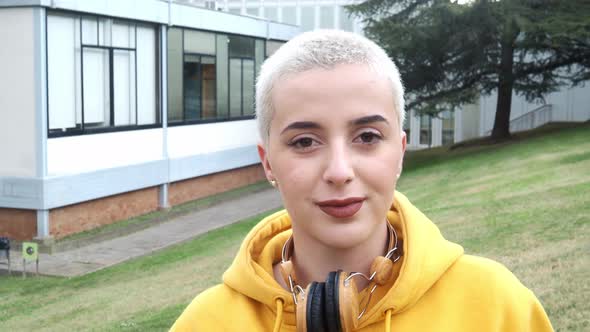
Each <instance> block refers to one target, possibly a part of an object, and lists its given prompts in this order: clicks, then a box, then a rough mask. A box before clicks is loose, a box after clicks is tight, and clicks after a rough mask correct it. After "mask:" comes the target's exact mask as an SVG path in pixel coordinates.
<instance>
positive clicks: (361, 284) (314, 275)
mask: <svg viewBox="0 0 590 332" xmlns="http://www.w3.org/2000/svg"><path fill="white" fill-rule="evenodd" d="M293 241H294V248H295V250H294V253H293V256H292V257H291V261H292V262H293V266H294V270H295V271H294V273H295V275H296V277H297V283H298V284H299V285H301V286H302V287H305V286H306V285H307V284H309V283H310V282H312V281H316V282H323V281H325V279H326V277H327V276H328V273H330V272H331V271H336V270H343V271H346V272H361V273H364V274H365V275H367V276H368V275H369V270H370V268H371V263H373V260H374V259H375V257H377V256H384V255H385V253H386V252H387V246H388V243H389V235H388V228H387V224H386V223H385V222H383V223H381V224H380V225H379V226H378V227H375V231H374V232H373V235H372V236H370V237H369V238H368V239H367V240H366V241H364V242H362V243H360V244H358V245H356V246H354V247H350V248H333V247H329V246H327V245H325V244H323V243H320V242H318V241H314V240H313V239H308V238H306V237H304V236H300V235H299V234H298V232H297V231H296V229H293ZM356 283H357V287H358V289H359V290H360V289H363V288H365V287H366V286H367V285H368V283H369V282H368V281H366V280H364V279H363V278H357V279H356Z"/></svg>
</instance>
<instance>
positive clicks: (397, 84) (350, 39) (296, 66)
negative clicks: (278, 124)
mask: <svg viewBox="0 0 590 332" xmlns="http://www.w3.org/2000/svg"><path fill="white" fill-rule="evenodd" d="M340 64H360V65H367V66H368V67H369V68H370V69H371V70H372V71H374V72H375V73H377V74H378V75H383V76H385V77H387V78H388V79H389V80H390V81H391V85H392V92H393V95H392V96H393V102H394V107H395V112H397V115H398V119H399V126H400V133H401V130H402V127H403V123H404V120H405V114H406V113H405V110H404V88H403V85H402V82H401V78H400V75H399V71H398V69H397V66H396V65H395V64H394V63H393V61H392V60H391V59H390V58H389V56H387V54H386V53H385V51H384V50H383V49H382V48H381V47H379V46H378V45H377V44H375V43H374V42H372V41H371V40H369V39H367V38H365V37H363V36H360V35H357V34H354V33H350V32H345V31H340V30H315V31H310V32H306V33H303V34H300V35H298V36H297V37H295V38H293V39H291V40H290V41H289V42H287V43H286V44H284V45H283V46H281V47H280V48H279V49H278V50H277V51H276V52H275V53H274V54H273V55H272V56H271V57H269V58H268V59H267V60H266V61H265V62H264V64H263V65H262V68H261V70H260V73H259V75H258V78H257V80H256V118H257V120H258V130H259V134H260V138H261V139H262V142H263V143H264V144H266V143H267V142H268V137H269V134H270V122H271V120H272V117H273V114H274V109H273V103H272V90H273V87H274V85H275V84H277V82H278V81H279V80H280V79H281V77H283V76H285V75H288V74H289V75H291V74H298V73H302V72H304V71H307V70H311V69H315V68H325V69H331V68H334V66H336V65H340Z"/></svg>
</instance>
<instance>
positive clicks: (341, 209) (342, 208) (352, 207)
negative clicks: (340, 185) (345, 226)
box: [316, 197, 365, 218]
mask: <svg viewBox="0 0 590 332" xmlns="http://www.w3.org/2000/svg"><path fill="white" fill-rule="evenodd" d="M364 201H365V198H363V197H350V198H345V199H331V200H326V201H321V202H316V204H317V206H318V207H319V208H320V210H322V211H323V212H324V213H325V214H327V215H329V216H332V217H335V218H350V217H352V216H354V215H355V214H356V213H357V212H358V211H359V210H360V209H361V207H362V206H363V202H364Z"/></svg>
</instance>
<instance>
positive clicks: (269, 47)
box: [266, 40, 284, 58]
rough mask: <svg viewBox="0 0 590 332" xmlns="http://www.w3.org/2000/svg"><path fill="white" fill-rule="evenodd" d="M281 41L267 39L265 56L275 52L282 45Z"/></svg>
mask: <svg viewBox="0 0 590 332" xmlns="http://www.w3.org/2000/svg"><path fill="white" fill-rule="evenodd" d="M283 44H284V43H283V42H279V41H274V40H268V41H267V42H266V57H267V58H268V57H269V56H271V55H273V54H275V52H276V51H277V50H278V49H279V48H280V47H281V46H282V45H283Z"/></svg>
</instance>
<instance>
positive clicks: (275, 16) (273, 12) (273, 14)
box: [264, 7, 279, 22]
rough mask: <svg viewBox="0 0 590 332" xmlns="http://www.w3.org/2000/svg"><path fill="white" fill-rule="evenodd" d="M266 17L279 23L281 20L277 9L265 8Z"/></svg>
mask: <svg viewBox="0 0 590 332" xmlns="http://www.w3.org/2000/svg"><path fill="white" fill-rule="evenodd" d="M264 17H266V18H267V19H269V20H271V21H274V22H278V20H279V10H278V8H277V7H264Z"/></svg>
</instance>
